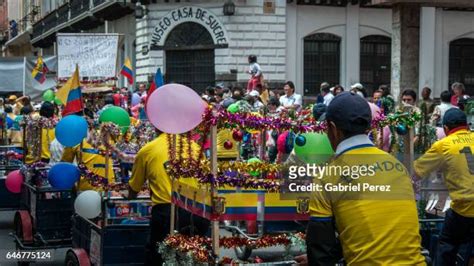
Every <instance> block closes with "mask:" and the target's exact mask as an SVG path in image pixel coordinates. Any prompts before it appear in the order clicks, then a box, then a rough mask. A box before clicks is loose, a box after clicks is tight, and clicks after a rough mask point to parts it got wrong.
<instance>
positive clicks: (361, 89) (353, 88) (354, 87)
mask: <svg viewBox="0 0 474 266" xmlns="http://www.w3.org/2000/svg"><path fill="white" fill-rule="evenodd" d="M351 91H353V92H355V93H357V94H358V95H359V96H360V97H362V98H367V92H366V91H365V89H364V86H362V84H360V83H356V84H354V85H352V86H351Z"/></svg>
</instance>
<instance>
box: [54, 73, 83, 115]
mask: <svg viewBox="0 0 474 266" xmlns="http://www.w3.org/2000/svg"><path fill="white" fill-rule="evenodd" d="M56 97H57V98H58V99H59V100H60V101H61V102H62V103H63V104H64V110H63V116H66V115H69V114H74V113H78V112H80V111H82V109H83V103H82V93H81V84H80V81H79V67H78V66H77V65H76V70H75V71H74V74H73V75H72V77H71V78H70V79H69V80H68V81H67V82H66V84H64V86H62V87H61V88H60V89H59V90H58V92H56Z"/></svg>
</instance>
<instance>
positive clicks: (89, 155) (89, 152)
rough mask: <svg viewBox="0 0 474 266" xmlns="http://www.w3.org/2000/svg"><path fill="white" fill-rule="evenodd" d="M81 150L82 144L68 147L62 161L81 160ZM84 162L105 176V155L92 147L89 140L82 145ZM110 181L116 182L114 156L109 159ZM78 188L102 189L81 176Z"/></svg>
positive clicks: (98, 173) (110, 182)
mask: <svg viewBox="0 0 474 266" xmlns="http://www.w3.org/2000/svg"><path fill="white" fill-rule="evenodd" d="M79 152H80V145H77V146H75V147H72V148H71V147H67V148H65V149H64V152H63V157H62V158H61V161H63V162H70V163H72V162H74V159H76V160H79ZM82 162H83V163H84V165H85V166H86V167H87V169H89V170H90V171H92V172H93V173H94V174H96V175H99V176H101V177H105V156H103V155H101V154H100V151H99V150H97V149H95V148H94V147H92V145H90V144H89V143H87V142H83V146H82ZM108 165H109V167H108V181H109V184H112V183H114V182H115V173H114V170H113V164H112V158H110V159H109V163H108ZM77 189H78V190H79V191H84V190H101V189H100V188H98V187H94V186H92V185H91V184H90V183H89V181H87V180H86V179H84V177H81V179H80V180H79V184H78V185H77Z"/></svg>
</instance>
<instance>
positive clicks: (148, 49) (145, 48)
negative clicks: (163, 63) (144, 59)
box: [142, 45, 150, 55]
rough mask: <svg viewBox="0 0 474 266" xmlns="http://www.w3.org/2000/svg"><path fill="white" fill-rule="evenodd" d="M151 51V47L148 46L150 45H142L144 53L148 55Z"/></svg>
mask: <svg viewBox="0 0 474 266" xmlns="http://www.w3.org/2000/svg"><path fill="white" fill-rule="evenodd" d="M149 51H150V48H148V45H143V46H142V55H147V54H148V52H149Z"/></svg>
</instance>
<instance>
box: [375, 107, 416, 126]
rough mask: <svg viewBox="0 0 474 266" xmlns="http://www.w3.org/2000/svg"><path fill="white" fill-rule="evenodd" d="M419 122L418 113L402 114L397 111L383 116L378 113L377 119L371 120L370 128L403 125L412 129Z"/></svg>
mask: <svg viewBox="0 0 474 266" xmlns="http://www.w3.org/2000/svg"><path fill="white" fill-rule="evenodd" d="M420 120H421V114H420V113H419V112H403V111H400V110H399V111H396V112H395V113H393V114H389V115H384V114H383V113H382V112H380V113H379V115H378V116H377V117H375V118H374V119H372V127H373V128H383V127H385V126H397V125H405V126H407V127H410V128H413V127H414V126H415V124H416V123H417V122H418V121H420Z"/></svg>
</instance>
